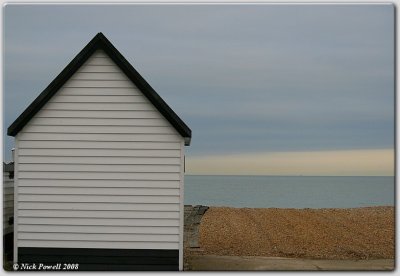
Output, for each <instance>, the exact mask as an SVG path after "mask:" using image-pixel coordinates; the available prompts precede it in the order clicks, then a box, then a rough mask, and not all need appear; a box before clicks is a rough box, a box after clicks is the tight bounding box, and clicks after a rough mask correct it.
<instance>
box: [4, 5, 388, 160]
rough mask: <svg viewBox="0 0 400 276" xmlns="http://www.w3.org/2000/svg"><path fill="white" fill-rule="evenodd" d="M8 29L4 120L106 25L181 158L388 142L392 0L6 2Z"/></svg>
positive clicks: (376, 145) (8, 141) (381, 145)
mask: <svg viewBox="0 0 400 276" xmlns="http://www.w3.org/2000/svg"><path fill="white" fill-rule="evenodd" d="M49 22H50V23H49ZM182 22H184V23H182ZM4 30H5V32H4V57H5V60H4V65H5V67H4V73H5V74H4V87H5V90H4V107H5V113H4V116H5V120H4V121H5V124H6V125H5V126H6V127H7V126H8V125H9V123H11V122H12V121H14V120H15V119H16V118H17V117H18V115H19V114H20V113H21V112H22V111H23V110H24V108H25V107H26V106H27V105H28V104H29V103H30V102H31V101H32V100H33V99H34V98H35V97H36V96H37V95H39V93H40V92H41V91H42V90H43V89H44V88H45V87H46V86H47V85H48V84H49V83H50V82H51V80H52V79H53V78H54V77H55V76H56V75H57V74H58V73H59V72H60V71H61V70H62V69H63V68H64V66H66V65H67V64H68V62H69V61H70V60H71V59H72V58H73V56H74V55H76V54H77V53H78V52H79V51H80V50H81V49H82V48H83V47H84V45H85V44H86V43H87V42H88V41H89V40H90V39H91V38H92V37H93V36H94V35H95V34H96V33H97V32H99V31H102V32H104V34H105V35H106V36H107V37H108V38H109V39H110V40H111V41H112V43H113V44H114V45H115V46H116V48H117V49H119V50H120V51H121V52H122V54H123V55H124V56H125V57H126V58H127V59H128V61H130V62H131V63H132V65H133V66H134V67H135V68H136V69H137V70H138V71H139V72H140V74H141V75H143V77H144V78H145V79H146V80H147V81H148V82H149V83H150V85H151V86H153V87H154V88H155V90H156V91H157V92H158V93H159V94H160V95H161V97H162V98H163V99H165V100H166V102H167V103H168V104H169V105H170V106H171V107H172V108H173V110H174V111H176V112H177V113H178V114H179V116H180V117H181V118H182V119H183V120H184V121H185V122H186V123H187V124H188V125H189V126H190V128H191V129H192V131H193V139H192V145H191V146H190V147H189V148H188V150H187V152H188V154H189V155H193V156H197V155H200V154H206V153H218V154H228V153H243V152H265V151H292V150H293V151H312V150H328V149H357V148H363V149H368V148H380V149H382V148H391V147H392V146H393V144H394V143H393V142H394V141H393V140H394V139H393V137H394V70H393V68H394V55H393V53H394V49H393V47H394V6H393V5H387V4H382V5H7V6H6V8H5V20H4ZM4 137H5V136H4ZM5 147H6V149H5V152H6V153H8V152H9V151H10V148H11V147H12V142H11V138H7V139H6V146H5Z"/></svg>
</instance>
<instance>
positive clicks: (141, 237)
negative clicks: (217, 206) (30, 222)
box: [18, 232, 179, 242]
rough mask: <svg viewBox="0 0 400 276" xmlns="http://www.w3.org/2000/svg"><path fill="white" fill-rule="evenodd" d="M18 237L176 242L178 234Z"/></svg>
mask: <svg viewBox="0 0 400 276" xmlns="http://www.w3.org/2000/svg"><path fill="white" fill-rule="evenodd" d="M18 238H19V239H26V240H54V241H104V240H107V241H126V242H131V241H133V242H137V241H156V242H177V241H178V239H179V236H178V235H165V234H164V235H152V234H151V235H148V234H140V235H137V234H116V233H112V234H88V233H25V232H24V233H19V234H18Z"/></svg>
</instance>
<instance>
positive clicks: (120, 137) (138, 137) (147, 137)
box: [18, 132, 179, 142]
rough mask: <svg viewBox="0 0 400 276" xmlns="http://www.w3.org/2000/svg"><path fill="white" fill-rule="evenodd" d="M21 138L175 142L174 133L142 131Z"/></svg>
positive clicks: (28, 136)
mask: <svg viewBox="0 0 400 276" xmlns="http://www.w3.org/2000/svg"><path fill="white" fill-rule="evenodd" d="M18 134H19V135H20V137H21V140H25V141H28V140H32V141H37V140H39V141H54V140H63V141H115V142H176V141H177V138H179V136H178V135H175V134H157V135H154V134H143V133H134V134H130V133H122V134H121V133H112V134H110V133H106V134H101V133H96V134H93V133H26V132H25V133H24V132H20V133H18Z"/></svg>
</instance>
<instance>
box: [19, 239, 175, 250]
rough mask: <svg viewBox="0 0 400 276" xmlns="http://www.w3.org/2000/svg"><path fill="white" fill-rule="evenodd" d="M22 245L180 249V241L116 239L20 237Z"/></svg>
mask: <svg viewBox="0 0 400 276" xmlns="http://www.w3.org/2000/svg"><path fill="white" fill-rule="evenodd" d="M18 245H19V246H20V247H43V246H44V245H45V246H46V247H56V248H119V249H132V248H134V249H175V250H178V249H179V243H178V242H125V241H122V242H116V241H42V240H22V239H19V241H18Z"/></svg>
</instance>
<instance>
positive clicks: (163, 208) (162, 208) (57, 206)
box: [19, 202, 179, 212]
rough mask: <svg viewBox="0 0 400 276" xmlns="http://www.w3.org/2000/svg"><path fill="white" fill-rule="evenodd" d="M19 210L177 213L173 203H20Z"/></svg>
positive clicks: (176, 207) (177, 207)
mask: <svg viewBox="0 0 400 276" xmlns="http://www.w3.org/2000/svg"><path fill="white" fill-rule="evenodd" d="M19 209H20V210H82V211H90V210H94V211H113V210H116V211H118V210H122V211H158V212H170V211H179V206H177V205H176V204H173V203H115V202H108V203H95V202H89V203H87V202H80V203H76V202H69V203H68V202H20V203H19Z"/></svg>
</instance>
